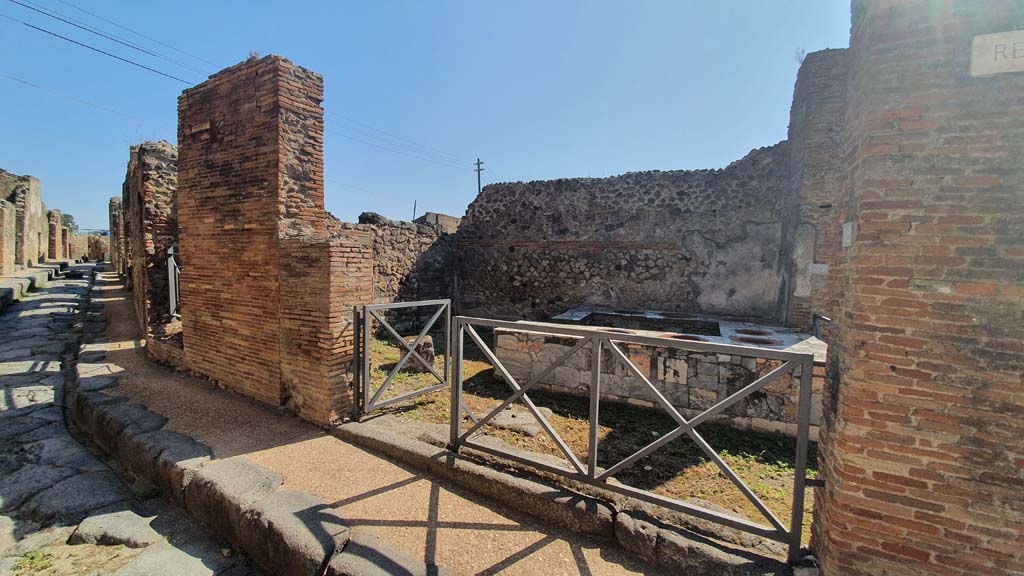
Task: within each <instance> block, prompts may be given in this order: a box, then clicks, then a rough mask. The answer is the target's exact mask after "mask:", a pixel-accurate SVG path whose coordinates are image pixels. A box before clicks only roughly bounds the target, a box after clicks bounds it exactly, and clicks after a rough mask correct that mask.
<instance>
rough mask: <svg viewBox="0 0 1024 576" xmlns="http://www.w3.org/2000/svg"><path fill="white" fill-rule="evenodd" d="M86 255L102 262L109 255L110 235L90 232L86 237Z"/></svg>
mask: <svg viewBox="0 0 1024 576" xmlns="http://www.w3.org/2000/svg"><path fill="white" fill-rule="evenodd" d="M88 245H89V248H88V256H89V259H90V260H93V261H95V262H103V261H104V260H106V259H107V258H109V257H110V236H109V235H108V236H102V235H100V234H90V235H89V238H88Z"/></svg>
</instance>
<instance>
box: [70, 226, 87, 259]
mask: <svg viewBox="0 0 1024 576" xmlns="http://www.w3.org/2000/svg"><path fill="white" fill-rule="evenodd" d="M83 256H84V257H88V256H89V235H88V234H82V233H79V232H72V233H71V256H70V257H71V258H76V259H81V258H82V257H83Z"/></svg>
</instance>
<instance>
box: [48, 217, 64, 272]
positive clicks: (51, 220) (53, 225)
mask: <svg viewBox="0 0 1024 576" xmlns="http://www.w3.org/2000/svg"><path fill="white" fill-rule="evenodd" d="M46 216H47V223H48V225H49V230H48V234H47V244H46V246H47V248H46V258H47V259H48V260H60V222H61V220H60V211H59V210H50V211H49V212H47V213H46Z"/></svg>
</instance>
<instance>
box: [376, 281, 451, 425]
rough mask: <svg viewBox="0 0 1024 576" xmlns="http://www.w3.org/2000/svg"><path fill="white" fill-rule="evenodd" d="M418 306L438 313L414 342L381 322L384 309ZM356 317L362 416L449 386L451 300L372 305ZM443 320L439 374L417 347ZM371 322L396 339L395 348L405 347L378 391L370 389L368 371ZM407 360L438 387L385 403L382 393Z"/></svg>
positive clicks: (424, 389)
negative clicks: (358, 337) (442, 342)
mask: <svg viewBox="0 0 1024 576" xmlns="http://www.w3.org/2000/svg"><path fill="white" fill-rule="evenodd" d="M421 307H427V308H430V307H436V308H437V310H435V311H434V314H433V316H431V317H430V320H428V321H427V323H426V325H424V326H423V329H422V330H420V332H419V334H417V336H416V339H415V340H413V341H412V342H408V341H407V340H406V339H405V338H403V337H402V336H401V335H400V334H399V333H398V331H397V330H395V328H394V327H393V326H392V325H391V324H390V323H389V322H388V321H387V320H385V319H384V315H383V314H384V312H385V311H387V310H397V309H408V308H421ZM360 310H361V312H360ZM356 315H357V323H358V324H357V325H358V326H359V334H360V340H361V342H360V344H361V356H362V358H360V360H361V361H362V362H361V370H360V379H361V380H362V386H361V387H360V388H361V394H360V396H361V397H362V402H361V409H362V413H363V414H367V413H369V412H372V411H373V410H377V409H380V408H383V407H385V406H390V405H391V404H396V403H398V402H404V401H406V400H411V399H413V398H416V397H417V396H421V395H423V394H428V393H430V392H433V391H435V390H440V389H441V388H444V387H445V386H447V385H448V373H449V365H448V356H449V355H448V350H447V348H448V341H449V339H450V334H451V300H422V301H417V302H394V303H390V304H372V305H368V306H362V307H360V308H357V310H356ZM442 317H443V318H444V321H443V329H444V344H445V353H444V354H443V356H444V368H443V371H441V372H438V371H437V369H436V368H434V365H433V363H431V362H428V361H427V360H426V359H425V358H423V356H422V355H421V354H420V353H419V352H418V351H417V348H418V347H419V346H420V344H422V343H423V340H424V339H425V338H426V337H427V334H428V333H429V332H430V329H431V328H433V327H434V324H435V323H437V321H438V319H440V318H442ZM373 320H376V321H377V322H379V323H380V326H381V328H384V330H385V331H387V332H388V333H390V334H391V335H392V336H393V337H394V338H395V340H397V341H398V345H399V346H401V347H402V348H404V351H403V354H402V357H401V358H400V359H399V360H398V362H397V363H396V364H395V365H394V367H392V368H391V371H390V372H389V373H388V375H387V378H385V379H384V382H383V383H382V384H381V385H380V387H379V388H377V390H373V386H372V382H371V380H372V378H371V372H370V368H371V357H370V344H371V341H372V337H373V334H372V323H373V322H372V321H373ZM410 359H413V360H415V361H416V362H419V363H420V364H421V365H422V366H423V368H424V369H426V370H427V371H428V372H430V374H432V375H433V376H434V378H436V379H437V384H433V385H431V386H427V387H425V388H421V389H419V390H414V391H412V392H407V393H405V394H401V395H399V396H397V397H394V398H388V399H387V400H383V399H382V398H383V397H384V393H385V392H387V391H388V389H390V388H391V386H392V385H393V384H394V381H395V376H397V375H398V373H399V372H401V370H402V368H403V367H404V366H405V365H406V363H407V362H408V361H409V360H410Z"/></svg>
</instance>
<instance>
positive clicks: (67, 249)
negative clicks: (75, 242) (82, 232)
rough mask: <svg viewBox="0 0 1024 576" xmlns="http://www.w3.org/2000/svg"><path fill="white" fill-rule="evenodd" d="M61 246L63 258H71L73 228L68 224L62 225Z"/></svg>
mask: <svg viewBox="0 0 1024 576" xmlns="http://www.w3.org/2000/svg"><path fill="white" fill-rule="evenodd" d="M60 246H61V256H60V257H61V258H63V259H65V260H68V259H70V258H71V250H72V246H71V229H70V228H68V227H67V226H62V227H61V229H60Z"/></svg>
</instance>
